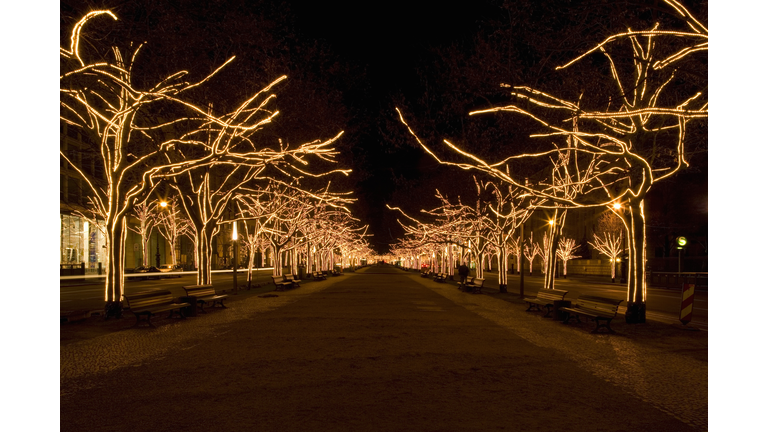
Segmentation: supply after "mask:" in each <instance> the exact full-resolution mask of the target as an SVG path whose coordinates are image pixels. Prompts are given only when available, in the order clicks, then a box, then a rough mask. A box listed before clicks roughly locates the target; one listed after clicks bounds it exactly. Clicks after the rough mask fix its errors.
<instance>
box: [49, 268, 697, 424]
mask: <svg viewBox="0 0 768 432" xmlns="http://www.w3.org/2000/svg"><path fill="white" fill-rule="evenodd" d="M277 294H278V297H270V298H259V297H251V298H247V299H244V300H242V301H239V302H236V303H232V305H231V306H230V308H228V309H225V310H217V311H212V312H211V313H209V314H206V315H203V316H198V317H193V318H189V319H187V320H183V321H180V322H175V323H172V324H167V325H162V326H160V327H159V328H157V329H149V328H136V329H128V330H122V331H118V332H114V333H110V334H106V335H103V336H99V337H96V338H92V339H89V340H84V341H80V342H76V343H72V344H68V345H64V346H62V347H61V430H63V431H82V430H99V431H142V430H150V429H152V430H185V431H211V430H224V431H239V430H243V431H294V430H295V431H314V430H318V431H333V430H340V431H341V430H344V431H346V430H350V431H367V430H382V431H384V430H397V431H403V430H408V431H441V430H443V431H452V430H478V431H479V430H483V431H487V430H520V431H539V430H541V431H545V430H547V431H549V430H576V431H578V430H599V431H694V430H699V431H700V430H706V427H707V426H706V425H707V418H706V415H707V405H706V400H707V393H706V389H707V387H706V381H707V365H706V361H699V360H695V359H693V360H692V359H691V358H690V357H688V356H686V355H685V354H684V353H683V354H681V353H680V352H669V351H665V350H663V349H659V347H657V346H648V345H644V344H640V343H635V342H634V341H633V339H632V338H631V337H630V336H628V335H626V334H623V335H622V334H621V333H620V334H619V335H592V334H589V330H590V329H591V327H590V326H564V325H562V324H560V323H559V322H556V321H552V320H549V319H543V318H541V316H540V314H530V313H525V312H523V311H524V309H525V308H524V307H522V305H521V304H519V303H514V302H508V301H503V300H500V299H498V298H494V297H492V296H487V295H475V296H473V295H469V294H464V293H461V292H459V291H458V290H456V288H455V285H453V284H438V283H435V282H432V281H430V280H426V279H422V278H419V277H418V275H414V274H413V273H405V272H403V271H400V270H397V269H395V268H392V267H377V266H374V267H368V268H365V269H363V270H361V271H358V272H357V273H353V274H346V275H344V276H341V277H337V278H332V279H330V280H328V281H324V282H313V283H306V284H303V285H302V287H301V288H298V289H295V290H292V291H288V292H285V293H277ZM622 318H623V317H618V318H617V320H619V319H622ZM128 319H132V318H130V317H129V318H128ZM701 343H702V342H701V337H700V336H699V340H698V342H696V343H695V344H693V345H692V349H694V350H700V348H701ZM704 344H706V336H705V337H704ZM704 348H705V349H706V345H704ZM683 349H684V347H683ZM680 374H684V376H682V377H679V375H680ZM680 384H684V385H686V389H685V391H683V392H680V393H679V394H678V393H677V390H676V389H677V388H678V387H679V386H680ZM691 386H695V388H693V389H691V388H690V387H691ZM691 390H692V391H693V392H695V393H692V392H691ZM702 391H703V393H702ZM691 394H695V395H696V396H691Z"/></svg>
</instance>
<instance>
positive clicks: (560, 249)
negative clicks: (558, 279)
mask: <svg viewBox="0 0 768 432" xmlns="http://www.w3.org/2000/svg"><path fill="white" fill-rule="evenodd" d="M576 249H578V245H577V244H576V240H575V239H572V238H561V239H560V240H559V241H558V243H557V257H558V258H560V261H562V262H563V277H564V278H565V277H568V261H570V260H572V259H575V258H578V256H577V255H574V254H573V253H574V252H575V251H576Z"/></svg>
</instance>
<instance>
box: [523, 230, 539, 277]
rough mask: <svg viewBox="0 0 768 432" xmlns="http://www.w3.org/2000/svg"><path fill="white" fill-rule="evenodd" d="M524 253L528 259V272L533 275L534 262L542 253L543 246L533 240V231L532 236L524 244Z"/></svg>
mask: <svg viewBox="0 0 768 432" xmlns="http://www.w3.org/2000/svg"><path fill="white" fill-rule="evenodd" d="M523 255H524V256H525V259H527V260H528V274H529V275H533V262H534V261H536V257H537V256H539V255H542V252H541V246H539V244H538V243H537V242H535V241H533V233H531V238H530V239H528V241H526V242H525V245H524V246H523Z"/></svg>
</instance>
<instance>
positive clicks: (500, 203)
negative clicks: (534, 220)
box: [478, 182, 536, 292]
mask: <svg viewBox="0 0 768 432" xmlns="http://www.w3.org/2000/svg"><path fill="white" fill-rule="evenodd" d="M481 187H482V189H483V190H485V191H489V192H491V194H492V195H491V199H490V200H488V201H487V204H486V205H487V208H488V210H489V211H487V212H485V214H484V219H485V223H484V226H485V228H486V229H485V236H486V238H487V240H488V242H489V244H490V245H491V246H492V247H493V248H494V249H495V250H496V257H497V262H498V270H499V291H500V292H507V272H508V270H509V269H508V257H509V255H510V253H512V251H513V250H514V249H516V248H518V247H519V245H518V244H517V241H516V239H515V234H516V233H517V230H518V228H519V227H520V225H522V224H523V223H525V222H526V221H527V220H528V218H530V217H531V215H532V214H533V210H534V209H535V208H536V203H532V202H531V199H530V195H529V194H524V193H520V192H519V191H518V190H517V189H514V188H512V187H511V186H509V185H505V186H503V187H499V186H498V185H496V184H495V183H492V182H480V183H478V192H480V189H479V188H481ZM518 254H519V252H518Z"/></svg>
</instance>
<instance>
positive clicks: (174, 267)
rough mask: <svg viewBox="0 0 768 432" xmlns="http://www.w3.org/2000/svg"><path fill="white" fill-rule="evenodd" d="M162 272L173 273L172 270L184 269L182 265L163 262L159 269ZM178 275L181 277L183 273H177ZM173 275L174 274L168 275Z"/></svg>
mask: <svg viewBox="0 0 768 432" xmlns="http://www.w3.org/2000/svg"><path fill="white" fill-rule="evenodd" d="M157 270H158V271H159V272H161V273H172V272H180V271H182V268H181V266H180V265H172V264H163V265H161V266H160V267H159V268H158V269H157ZM175 276H176V277H181V275H175ZM167 277H172V276H167Z"/></svg>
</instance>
